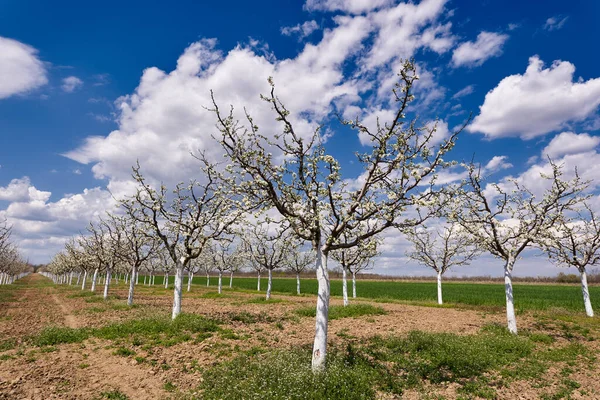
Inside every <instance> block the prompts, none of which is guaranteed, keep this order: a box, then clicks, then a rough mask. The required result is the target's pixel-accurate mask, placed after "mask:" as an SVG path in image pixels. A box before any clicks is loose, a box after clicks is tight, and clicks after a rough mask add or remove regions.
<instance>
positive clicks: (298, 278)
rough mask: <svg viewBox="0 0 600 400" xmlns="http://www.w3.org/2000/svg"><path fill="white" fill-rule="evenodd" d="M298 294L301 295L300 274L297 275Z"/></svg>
mask: <svg viewBox="0 0 600 400" xmlns="http://www.w3.org/2000/svg"><path fill="white" fill-rule="evenodd" d="M296 293H297V294H300V274H296Z"/></svg>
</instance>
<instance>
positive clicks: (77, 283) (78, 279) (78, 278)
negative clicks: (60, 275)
mask: <svg viewBox="0 0 600 400" xmlns="http://www.w3.org/2000/svg"><path fill="white" fill-rule="evenodd" d="M80 280H81V272H79V273H77V282H75V285H79V281H80Z"/></svg>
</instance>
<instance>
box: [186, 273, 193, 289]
mask: <svg viewBox="0 0 600 400" xmlns="http://www.w3.org/2000/svg"><path fill="white" fill-rule="evenodd" d="M193 276H194V273H193V272H192V271H191V270H190V271H188V286H187V291H188V292H189V291H190V289H191V288H192V277H193Z"/></svg>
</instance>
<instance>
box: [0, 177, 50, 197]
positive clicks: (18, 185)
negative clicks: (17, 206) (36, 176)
mask: <svg viewBox="0 0 600 400" xmlns="http://www.w3.org/2000/svg"><path fill="white" fill-rule="evenodd" d="M50 194H51V193H50V192H42V191H39V190H37V189H36V188H35V187H33V186H31V181H30V180H29V177H27V176H25V177H23V178H21V179H13V180H11V181H10V183H9V184H8V185H6V186H4V187H1V186H0V200H4V201H9V202H30V201H42V202H45V201H47V200H48V199H49V198H50Z"/></svg>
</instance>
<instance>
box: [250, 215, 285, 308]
mask: <svg viewBox="0 0 600 400" xmlns="http://www.w3.org/2000/svg"><path fill="white" fill-rule="evenodd" d="M294 239H295V238H294V237H292V235H291V234H290V232H289V231H288V230H287V229H281V228H276V231H275V232H273V233H269V226H268V224H266V223H265V224H261V223H258V224H256V225H254V226H253V227H252V229H248V230H247V234H246V235H245V236H244V246H245V250H246V254H248V257H250V258H252V260H253V261H254V262H255V263H257V264H259V265H261V266H262V267H263V269H266V270H267V272H268V274H269V275H268V276H269V279H268V281H267V294H266V299H267V300H269V299H271V290H272V288H273V270H275V269H278V268H282V267H283V266H284V265H285V264H286V262H287V260H288V257H289V255H290V252H291V251H292V248H293V247H294V244H293V243H294Z"/></svg>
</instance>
